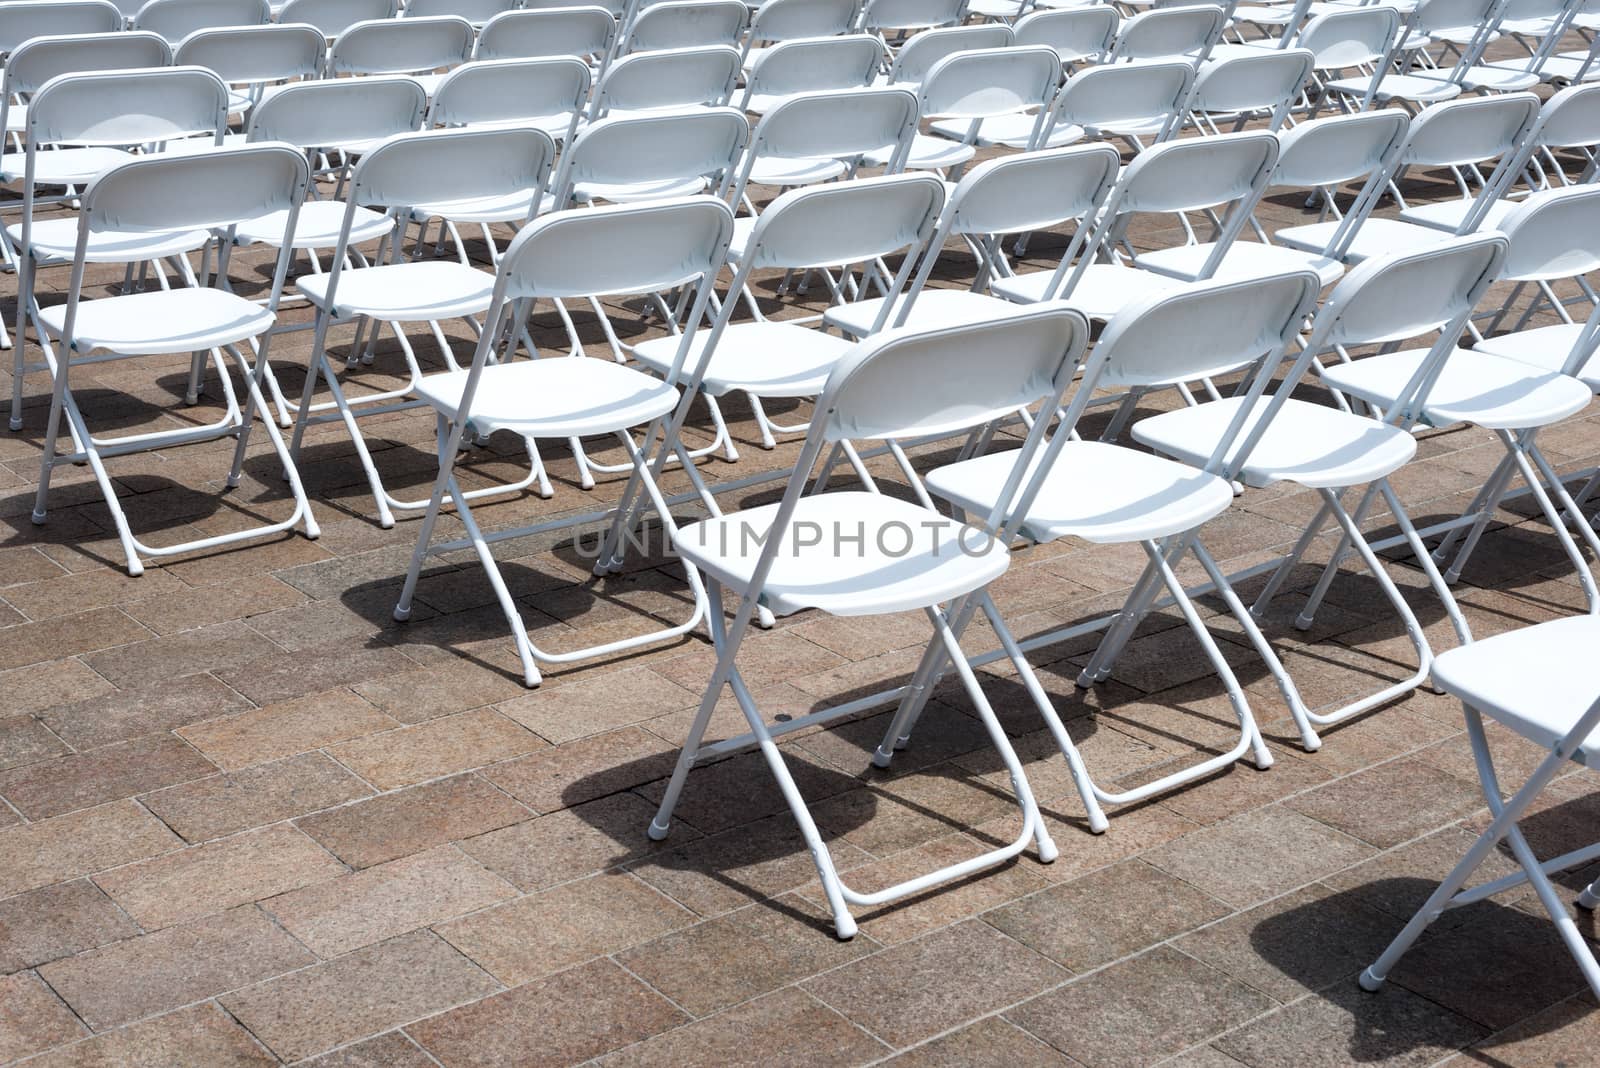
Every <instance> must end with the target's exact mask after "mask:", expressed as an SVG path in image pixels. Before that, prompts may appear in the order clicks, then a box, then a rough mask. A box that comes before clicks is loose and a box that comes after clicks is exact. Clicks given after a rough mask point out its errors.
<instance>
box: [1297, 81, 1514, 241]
mask: <svg viewBox="0 0 1600 1068" xmlns="http://www.w3.org/2000/svg"><path fill="white" fill-rule="evenodd" d="M1538 119H1539V99H1538V97H1536V96H1534V95H1533V94H1532V93H1506V94H1503V95H1500V96H1487V97H1466V98H1462V99H1460V100H1447V101H1444V102H1443V103H1439V104H1434V105H1432V106H1431V107H1428V108H1425V109H1424V110H1423V111H1422V112H1421V113H1420V114H1419V115H1417V116H1416V117H1415V118H1414V119H1412V121H1411V125H1410V128H1409V129H1408V131H1407V133H1406V140H1405V144H1404V145H1403V146H1402V147H1401V149H1400V151H1399V153H1398V155H1397V156H1396V158H1395V160H1394V163H1393V165H1392V167H1391V171H1390V173H1389V175H1388V176H1387V185H1388V189H1389V192H1390V193H1391V194H1393V195H1395V196H1396V197H1397V198H1398V199H1399V203H1400V208H1401V214H1402V215H1404V213H1405V212H1407V211H1410V210H1412V209H1411V207H1410V205H1408V204H1407V203H1406V202H1405V200H1404V199H1403V197H1400V194H1399V187H1398V186H1397V185H1396V180H1397V179H1398V178H1400V177H1401V176H1402V175H1403V173H1404V171H1405V169H1406V168H1408V167H1413V166H1415V167H1449V168H1450V169H1451V172H1452V174H1453V175H1454V176H1455V178H1456V182H1457V185H1458V187H1459V188H1460V191H1461V195H1462V200H1463V201H1464V202H1465V204H1463V205H1457V207H1454V208H1443V207H1440V208H1433V209H1432V211H1425V212H1424V214H1429V215H1431V214H1435V213H1442V212H1445V211H1450V212H1453V213H1454V214H1455V217H1456V219H1457V221H1456V223H1454V224H1453V226H1452V228H1451V229H1439V228H1436V227H1432V226H1428V225H1425V224H1422V223H1420V222H1410V221H1406V220H1405V219H1403V218H1401V219H1391V218H1383V217H1378V216H1375V215H1373V214H1372V213H1373V211H1374V209H1375V208H1376V207H1377V202H1378V200H1379V197H1378V196H1372V197H1369V198H1367V199H1366V200H1365V201H1364V203H1363V204H1362V205H1361V207H1360V210H1355V209H1352V210H1351V211H1350V212H1349V213H1348V214H1347V215H1346V217H1345V219H1344V220H1342V221H1331V220H1330V221H1324V222H1317V223H1307V224H1305V225H1303V226H1287V227H1284V228H1283V229H1281V230H1279V231H1278V232H1277V234H1276V237H1277V239H1278V243H1279V244H1283V245H1288V246H1289V247H1290V248H1298V249H1304V250H1306V251H1308V252H1317V253H1321V252H1323V251H1324V250H1326V249H1327V248H1328V247H1329V243H1330V240H1331V239H1332V238H1333V237H1334V236H1335V234H1336V233H1337V232H1338V231H1339V230H1340V229H1341V228H1343V230H1344V233H1343V235H1342V236H1341V237H1340V240H1339V245H1338V257H1339V258H1340V259H1342V260H1344V261H1345V262H1346V263H1359V262H1360V261H1362V260H1363V259H1366V258H1367V257H1368V256H1375V255H1379V254H1382V253H1385V252H1400V251H1405V250H1408V249H1415V248H1423V247H1426V246H1428V245H1431V244H1436V243H1438V242H1439V241H1441V240H1443V239H1444V238H1445V237H1447V236H1449V234H1450V233H1452V232H1454V233H1457V234H1468V233H1472V232H1473V231H1474V230H1476V229H1477V228H1478V226H1479V223H1480V221H1481V220H1482V219H1483V217H1484V216H1485V215H1486V214H1487V212H1489V211H1490V210H1491V209H1492V208H1493V206H1494V203H1495V201H1496V200H1498V199H1499V194H1500V191H1501V190H1503V189H1504V188H1505V186H1506V185H1507V184H1508V183H1509V182H1510V181H1512V180H1513V179H1514V178H1515V177H1516V175H1517V174H1518V172H1520V171H1521V170H1522V166H1523V161H1524V160H1525V159H1526V157H1525V155H1523V154H1522V153H1521V152H1519V149H1521V148H1523V147H1524V146H1525V145H1526V142H1527V136H1528V133H1529V132H1530V131H1531V130H1532V128H1533V126H1534V124H1535V123H1536V122H1537V121H1538ZM1487 160H1498V163H1497V164H1496V166H1495V167H1494V169H1493V171H1492V172H1491V173H1490V174H1489V176H1488V177H1487V178H1483V179H1482V184H1481V185H1480V187H1479V189H1478V191H1477V193H1476V194H1474V193H1473V191H1472V189H1471V187H1470V186H1468V185H1467V182H1466V179H1465V178H1464V177H1463V176H1462V173H1461V172H1462V170H1463V169H1469V170H1472V171H1474V172H1478V168H1479V165H1480V164H1482V163H1484V162H1485V161H1487ZM1447 203H1448V202H1447Z"/></svg>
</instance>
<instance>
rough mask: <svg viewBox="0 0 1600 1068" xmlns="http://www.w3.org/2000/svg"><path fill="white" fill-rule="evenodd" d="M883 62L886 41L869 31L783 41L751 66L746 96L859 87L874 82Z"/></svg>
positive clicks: (779, 94)
mask: <svg viewBox="0 0 1600 1068" xmlns="http://www.w3.org/2000/svg"><path fill="white" fill-rule="evenodd" d="M882 62H883V43H882V42H881V41H879V40H878V39H877V38H876V37H873V36H871V35H870V34H864V33H858V34H851V35H849V36H845V37H800V38H796V39H794V40H792V41H780V42H779V43H777V44H775V45H773V46H772V47H771V48H769V49H767V50H766V51H764V52H763V53H762V54H761V56H760V58H759V59H757V60H756V63H755V65H754V66H753V67H751V69H750V77H749V80H748V81H747V83H746V85H747V87H748V90H749V92H748V94H747V99H748V98H749V97H753V96H757V95H760V96H770V97H781V96H792V95H794V94H795V93H811V92H817V91H819V90H823V89H855V88H860V87H861V86H864V85H868V84H870V83H871V81H872V78H873V75H874V74H876V73H877V70H878V66H879V64H881V63H882Z"/></svg>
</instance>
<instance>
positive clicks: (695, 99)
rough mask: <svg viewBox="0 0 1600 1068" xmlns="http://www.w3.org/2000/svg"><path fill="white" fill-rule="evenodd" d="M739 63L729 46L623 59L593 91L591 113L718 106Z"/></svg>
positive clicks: (728, 91) (640, 54)
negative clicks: (592, 109) (592, 110)
mask: <svg viewBox="0 0 1600 1068" xmlns="http://www.w3.org/2000/svg"><path fill="white" fill-rule="evenodd" d="M742 58H743V57H742V56H741V55H740V54H739V50H738V49H737V48H734V47H732V46H731V45H708V46H706V47H704V48H676V49H672V50H670V51H663V52H635V53H633V54H632V55H627V56H623V57H621V58H620V59H618V60H616V61H615V62H614V63H612V64H611V66H610V67H609V68H607V70H606V75H605V77H604V78H602V79H601V81H600V84H599V86H598V87H597V88H596V89H595V98H594V112H593V113H594V114H595V115H597V116H600V115H605V114H606V113H607V112H609V111H613V110H621V111H652V110H662V109H666V108H684V107H697V106H704V105H709V106H714V107H715V106H721V105H723V104H726V103H727V102H728V97H729V96H730V95H731V94H732V93H733V87H734V84H735V83H736V82H738V80H739V68H740V65H741V60H742Z"/></svg>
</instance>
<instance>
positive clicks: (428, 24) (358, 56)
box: [329, 15, 472, 75]
mask: <svg viewBox="0 0 1600 1068" xmlns="http://www.w3.org/2000/svg"><path fill="white" fill-rule="evenodd" d="M471 56H472V23H470V22H468V21H467V20H466V19H464V18H459V17H457V16H454V15H439V16H434V17H430V18H405V19H384V20H382V21H379V22H358V23H356V24H355V25H354V26H351V27H350V28H349V29H347V30H345V32H344V34H343V36H341V37H340V38H339V39H338V40H337V41H335V42H334V44H333V53H332V56H331V59H330V60H329V69H330V70H331V71H332V72H333V73H334V74H336V75H337V74H416V73H422V72H426V71H431V70H436V69H438V68H439V67H455V66H459V65H460V64H462V63H465V62H466V61H467V60H468V59H469V58H471Z"/></svg>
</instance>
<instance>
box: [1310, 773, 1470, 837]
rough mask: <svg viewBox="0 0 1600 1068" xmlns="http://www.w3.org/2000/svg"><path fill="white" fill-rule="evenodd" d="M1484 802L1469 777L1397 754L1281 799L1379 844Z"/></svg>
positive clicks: (1432, 825)
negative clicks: (1287, 798)
mask: <svg viewBox="0 0 1600 1068" xmlns="http://www.w3.org/2000/svg"><path fill="white" fill-rule="evenodd" d="M1482 803H1483V795H1482V794H1481V793H1480V792H1479V790H1478V787H1477V786H1476V785H1474V784H1472V783H1468V782H1463V781H1462V780H1460V779H1458V778H1456V777H1455V776H1453V775H1449V774H1446V773H1445V772H1442V771H1440V770H1438V769H1437V768H1434V767H1432V766H1430V765H1428V764H1424V763H1423V762H1421V761H1420V760H1409V759H1408V760H1396V761H1392V762H1390V763H1388V764H1381V765H1379V766H1378V767H1375V768H1371V769H1369V770H1367V771H1362V772H1357V773H1356V774H1354V775H1351V776H1349V777H1347V778H1343V779H1340V780H1338V781H1337V782H1333V783H1329V784H1328V785H1327V786H1322V787H1318V788H1317V789H1315V790H1311V791H1309V792H1307V793H1304V794H1301V795H1300V796H1299V797H1294V798H1291V799H1290V800H1288V801H1287V802H1285V804H1287V805H1288V806H1289V807H1290V808H1292V809H1294V810H1295V811H1296V812H1301V813H1304V814H1305V815H1307V816H1310V817H1311V818H1312V819H1314V820H1318V821H1320V822H1322V823H1326V824H1327V825H1328V826H1330V827H1334V828H1337V829H1338V830H1341V831H1343V832H1344V833H1346V834H1348V835H1350V836H1352V837H1354V838H1359V839H1361V840H1362V841H1364V842H1370V843H1372V844H1373V845H1375V846H1378V847H1379V848H1380V849H1387V848H1389V847H1390V846H1397V845H1399V844H1400V843H1401V842H1407V841H1410V840H1411V839H1413V838H1416V837H1417V836H1418V835H1421V834H1424V833H1426V832H1427V831H1429V830H1432V829H1433V828H1435V827H1438V826H1440V825H1442V824H1445V823H1448V822H1450V821H1451V820H1453V819H1457V818H1459V817H1461V816H1465V815H1466V814H1467V813H1469V812H1471V811H1473V810H1474V809H1476V808H1477V807H1478V806H1479V805H1481V804H1482Z"/></svg>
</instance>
